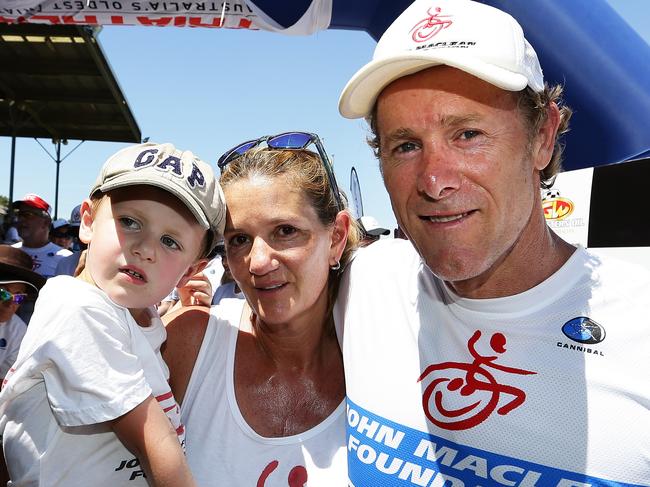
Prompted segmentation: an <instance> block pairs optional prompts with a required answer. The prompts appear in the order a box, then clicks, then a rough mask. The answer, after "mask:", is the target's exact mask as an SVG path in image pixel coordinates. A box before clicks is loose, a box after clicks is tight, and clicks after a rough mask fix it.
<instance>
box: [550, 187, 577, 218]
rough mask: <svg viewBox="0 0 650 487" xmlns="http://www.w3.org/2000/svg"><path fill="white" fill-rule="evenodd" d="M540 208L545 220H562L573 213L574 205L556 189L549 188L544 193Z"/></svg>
mask: <svg viewBox="0 0 650 487" xmlns="http://www.w3.org/2000/svg"><path fill="white" fill-rule="evenodd" d="M542 208H543V209H544V217H545V218H546V219H547V220H564V219H565V218H566V217H568V216H569V215H570V214H571V213H573V210H574V208H575V205H574V204H573V201H571V200H570V199H569V198H562V197H561V196H560V192H559V191H558V190H557V189H551V190H548V191H546V194H544V197H543V199H542Z"/></svg>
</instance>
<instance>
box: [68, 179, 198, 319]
mask: <svg viewBox="0 0 650 487" xmlns="http://www.w3.org/2000/svg"><path fill="white" fill-rule="evenodd" d="M205 232H206V231H205V230H204V229H203V228H201V226H200V225H199V223H198V222H197V221H196V219H195V218H194V216H193V215H192V214H191V213H190V211H189V210H188V209H187V208H186V207H185V205H183V204H182V203H181V202H180V201H179V200H178V199H176V198H175V197H174V196H172V195H171V194H170V193H168V192H166V191H163V190H161V189H158V188H155V187H153V186H132V187H127V188H120V189H116V190H113V191H111V192H110V194H109V196H108V197H105V198H104V199H103V200H102V202H101V204H100V205H99V208H98V209H97V211H96V212H95V214H94V215H92V212H91V210H90V205H89V202H84V204H83V205H82V221H81V228H80V232H79V236H80V238H81V239H82V240H83V241H84V242H87V243H89V244H90V246H89V251H88V256H87V258H86V271H87V272H88V273H89V274H88V275H89V276H90V277H91V278H92V280H93V281H94V283H95V284H96V285H97V287H99V288H100V289H102V290H103V291H104V292H106V294H108V296H109V297H110V298H111V300H113V302H115V303H117V304H119V305H121V306H125V307H127V308H144V307H147V306H152V305H154V304H156V303H158V302H159V301H161V300H162V298H164V297H165V296H167V295H168V294H169V293H170V292H171V290H172V289H173V288H174V286H177V285H179V283H180V285H182V284H184V282H185V281H186V280H187V279H188V278H189V277H191V276H192V275H193V274H194V273H195V272H196V271H197V269H198V256H199V252H200V250H201V246H202V242H203V238H204V236H205Z"/></svg>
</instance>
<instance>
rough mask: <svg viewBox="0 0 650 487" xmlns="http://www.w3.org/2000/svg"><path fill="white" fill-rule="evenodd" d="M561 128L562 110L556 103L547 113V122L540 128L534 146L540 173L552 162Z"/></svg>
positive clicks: (534, 155) (534, 158)
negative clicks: (558, 132)
mask: <svg viewBox="0 0 650 487" xmlns="http://www.w3.org/2000/svg"><path fill="white" fill-rule="evenodd" d="M559 126H560V109H559V108H558V106H557V105H556V104H555V103H551V104H550V105H549V107H548V110H547V113H546V120H545V121H544V123H543V124H542V126H541V127H540V128H539V131H538V132H537V134H536V138H535V143H534V144H533V154H532V155H533V160H534V161H535V169H537V170H538V171H542V170H543V169H544V168H545V167H546V166H548V164H549V162H551V157H552V156H553V150H554V149H555V139H556V138H557V131H558V127H559Z"/></svg>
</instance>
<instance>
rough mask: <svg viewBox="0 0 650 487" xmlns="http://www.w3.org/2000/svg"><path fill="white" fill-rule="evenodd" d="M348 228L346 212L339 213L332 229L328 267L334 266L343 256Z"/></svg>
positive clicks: (348, 219)
mask: <svg viewBox="0 0 650 487" xmlns="http://www.w3.org/2000/svg"><path fill="white" fill-rule="evenodd" d="M349 228H350V214H349V213H348V212H347V211H339V214H338V215H336V219H335V220H334V225H333V229H332V241H331V243H330V262H329V265H330V267H332V266H335V265H336V264H337V263H338V262H339V261H340V260H341V256H342V255H343V251H344V250H345V244H346V243H347V241H348V230H349Z"/></svg>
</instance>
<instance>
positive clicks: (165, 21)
mask: <svg viewBox="0 0 650 487" xmlns="http://www.w3.org/2000/svg"><path fill="white" fill-rule="evenodd" d="M136 18H137V19H138V22H140V24H141V25H155V26H158V27H165V26H166V25H169V23H170V22H171V21H172V18H171V17H161V18H159V19H150V18H149V17H136Z"/></svg>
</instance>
